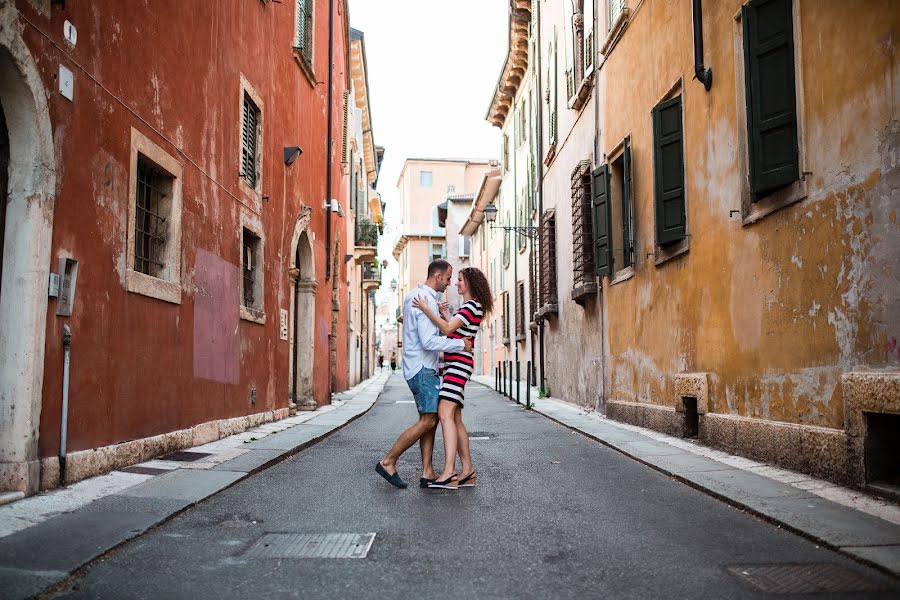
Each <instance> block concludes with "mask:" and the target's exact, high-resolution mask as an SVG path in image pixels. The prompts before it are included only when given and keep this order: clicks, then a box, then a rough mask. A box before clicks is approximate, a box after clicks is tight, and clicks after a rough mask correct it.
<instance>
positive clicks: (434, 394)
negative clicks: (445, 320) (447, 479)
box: [375, 259, 472, 489]
mask: <svg viewBox="0 0 900 600" xmlns="http://www.w3.org/2000/svg"><path fill="white" fill-rule="evenodd" d="M452 277H453V267H451V266H450V263H448V262H447V261H446V260H441V259H438V260H435V261H432V263H431V264H430V265H428V279H427V280H426V281H425V283H424V284H419V285H418V286H417V287H416V288H415V289H414V290H412V291H411V292H410V293H409V294H407V296H406V298H404V300H403V325H404V327H403V378H404V379H406V383H407V385H409V389H410V391H411V392H412V393H413V397H415V399H416V409H417V410H418V411H419V420H418V421H416V422H415V423H414V424H413V425H411V426H410V427H408V428H407V429H406V430H405V431H404V432H403V433H401V434H400V437H399V438H397V441H396V442H394V445H393V447H391V449H390V451H388V453H387V455H386V456H385V457H384V458H383V459H381V460H380V461H379V462H378V463H377V464H376V465H375V470H376V471H377V472H378V474H379V475H381V476H382V477H384V478H385V479H386V480H387V481H388V483H390V484H391V485H394V486H396V487H398V488H400V489H405V488H406V486H407V484H406V482H405V481H403V479H401V478H400V475H398V474H397V459H399V458H400V455H401V454H403V453H404V452H406V451H407V450H408V449H409V448H410V447H411V446H412V445H413V444H415V443H416V442H417V441H418V442H419V448H420V449H421V451H422V478H421V479H420V481H419V485H420V487H428V483H430V482H431V481H434V477H435V472H434V466H433V465H432V462H431V460H432V457H431V454H432V450H433V449H434V432H435V430H436V429H437V424H438V415H437V412H438V391H439V388H440V386H441V378H440V376H439V375H438V353H439V352H454V351H455V352H459V351H460V350H463V351H465V352H471V351H472V340H470V339H466V340H452V339H449V338H446V337H443V336H441V331H440V330H439V329H438V328H437V326H435V325H434V323H432V322H431V320H430V319H429V318H428V317H427V316H425V313H423V312H422V311H421V310H418V309H416V308H415V307H414V306H413V305H412V301H413V299H415V298H417V297H423V298H425V299H426V300H427V301H428V304H429V306H430V307H431V308H432V310H434V311H435V312H438V311H439V307H438V301H437V297H438V294H440V293H442V292H443V291H444V290H446V289H447V286H449V285H450V282H451V281H452Z"/></svg>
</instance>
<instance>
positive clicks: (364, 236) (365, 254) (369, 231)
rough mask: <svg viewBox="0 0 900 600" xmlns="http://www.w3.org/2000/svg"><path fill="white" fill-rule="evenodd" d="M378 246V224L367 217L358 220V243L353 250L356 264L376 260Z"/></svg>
mask: <svg viewBox="0 0 900 600" xmlns="http://www.w3.org/2000/svg"><path fill="white" fill-rule="evenodd" d="M377 246H378V226H377V225H376V224H375V223H373V222H371V221H370V220H368V219H366V218H362V219H360V220H359V221H357V222H356V245H355V247H354V250H353V258H354V259H356V264H362V263H364V262H369V263H371V261H373V260H375V255H376V248H377Z"/></svg>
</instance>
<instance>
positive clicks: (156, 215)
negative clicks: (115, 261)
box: [125, 129, 184, 304]
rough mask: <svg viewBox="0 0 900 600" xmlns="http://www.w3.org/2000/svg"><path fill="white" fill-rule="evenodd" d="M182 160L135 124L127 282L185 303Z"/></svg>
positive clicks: (131, 286)
mask: <svg viewBox="0 0 900 600" xmlns="http://www.w3.org/2000/svg"><path fill="white" fill-rule="evenodd" d="M183 172H184V169H183V167H182V166H181V164H180V163H179V162H178V161H176V160H175V159H174V158H172V157H171V156H170V155H169V154H167V153H166V152H165V151H164V150H163V149H162V148H160V147H159V146H157V145H156V144H154V143H153V142H152V141H150V140H149V139H148V138H147V137H145V136H144V135H143V134H141V133H140V132H139V131H138V130H136V129H132V130H131V171H130V176H129V200H130V205H129V211H128V230H127V231H128V234H127V245H126V271H125V287H126V289H128V291H129V292H133V293H137V294H143V295H145V296H150V297H152V298H157V299H159V300H164V301H166V302H172V303H174V304H179V303H181V210H182V174H183Z"/></svg>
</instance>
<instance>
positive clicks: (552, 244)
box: [538, 210, 559, 316]
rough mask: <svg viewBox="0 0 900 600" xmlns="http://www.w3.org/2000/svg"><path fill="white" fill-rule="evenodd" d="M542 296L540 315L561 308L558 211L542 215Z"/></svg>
mask: <svg viewBox="0 0 900 600" xmlns="http://www.w3.org/2000/svg"><path fill="white" fill-rule="evenodd" d="M540 254H541V265H540V290H539V291H540V298H539V301H538V303H539V304H540V307H539V308H538V315H540V316H545V315H547V314H551V313H553V314H555V313H556V312H558V310H559V305H558V300H557V295H556V213H555V212H554V211H553V210H547V211H544V214H543V215H542V216H541V246H540Z"/></svg>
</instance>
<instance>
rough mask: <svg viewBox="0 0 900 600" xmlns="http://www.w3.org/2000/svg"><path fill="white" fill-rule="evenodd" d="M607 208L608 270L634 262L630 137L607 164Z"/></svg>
mask: <svg viewBox="0 0 900 600" xmlns="http://www.w3.org/2000/svg"><path fill="white" fill-rule="evenodd" d="M608 189H609V208H610V220H609V223H610V226H611V227H612V232H611V234H612V255H613V258H612V265H611V272H612V273H615V272H617V271H621V270H622V269H627V268H628V267H630V266H631V265H632V264H634V231H633V227H634V215H633V210H634V202H633V199H632V186H631V140H630V139H628V138H626V139H625V144H624V147H623V151H622V154H620V155H619V156H618V157H616V158H615V160H613V161H612V162H611V163H610V165H609V188H608Z"/></svg>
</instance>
